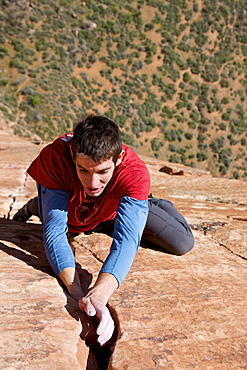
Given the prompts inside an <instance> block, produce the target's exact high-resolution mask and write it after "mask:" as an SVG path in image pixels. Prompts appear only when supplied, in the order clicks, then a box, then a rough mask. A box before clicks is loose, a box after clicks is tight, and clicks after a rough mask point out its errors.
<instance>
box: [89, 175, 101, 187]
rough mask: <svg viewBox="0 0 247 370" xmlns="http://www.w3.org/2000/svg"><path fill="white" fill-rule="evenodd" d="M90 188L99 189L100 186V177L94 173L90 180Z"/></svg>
mask: <svg viewBox="0 0 247 370" xmlns="http://www.w3.org/2000/svg"><path fill="white" fill-rule="evenodd" d="M89 185H90V188H97V187H98V186H99V176H98V175H97V174H96V173H94V174H92V175H91V177H90V179H89Z"/></svg>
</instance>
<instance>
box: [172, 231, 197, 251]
mask: <svg viewBox="0 0 247 370" xmlns="http://www.w3.org/2000/svg"><path fill="white" fill-rule="evenodd" d="M194 244H195V239H194V236H193V235H192V233H191V235H188V236H187V237H185V238H184V240H183V241H181V242H180V243H179V244H178V245H177V246H175V247H174V254H176V255H178V256H183V255H184V254H187V253H188V252H190V251H191V249H192V248H193V247H194Z"/></svg>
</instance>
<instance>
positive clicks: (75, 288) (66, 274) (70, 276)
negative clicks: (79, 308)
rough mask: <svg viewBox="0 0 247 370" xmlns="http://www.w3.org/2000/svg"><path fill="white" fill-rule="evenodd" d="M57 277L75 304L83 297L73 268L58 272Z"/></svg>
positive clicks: (77, 276)
mask: <svg viewBox="0 0 247 370" xmlns="http://www.w3.org/2000/svg"><path fill="white" fill-rule="evenodd" d="M58 277H59V278H60V279H61V280H62V282H63V284H64V285H65V286H66V288H67V290H68V293H69V294H70V295H71V297H73V298H74V299H75V300H76V301H77V302H78V301H79V300H80V299H81V298H82V297H84V296H85V293H84V292H83V290H82V288H81V283H80V279H79V275H78V272H77V270H76V269H75V268H73V267H67V268H65V269H64V270H63V271H61V272H60V274H59V275H58Z"/></svg>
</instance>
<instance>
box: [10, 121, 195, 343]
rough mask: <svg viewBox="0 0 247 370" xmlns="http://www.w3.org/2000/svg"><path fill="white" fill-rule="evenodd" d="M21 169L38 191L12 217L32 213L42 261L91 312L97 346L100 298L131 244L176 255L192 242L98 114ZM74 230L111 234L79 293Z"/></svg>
mask: <svg viewBox="0 0 247 370" xmlns="http://www.w3.org/2000/svg"><path fill="white" fill-rule="evenodd" d="M27 173H28V174H29V175H30V176H31V177H32V178H33V179H34V180H35V181H36V183H37V189H38V196H37V197H36V198H33V199H31V200H30V201H29V202H28V203H27V204H25V205H24V206H23V207H22V208H21V209H20V210H19V211H18V212H17V213H16V215H15V216H14V217H13V219H14V220H15V221H22V222H26V221H27V220H28V219H29V218H30V217H31V216H32V215H38V216H39V217H40V219H41V222H42V224H43V240H44V247H45V251H46V255H47V259H48V261H49V263H50V265H51V267H52V268H53V270H54V272H55V274H56V275H57V276H58V277H59V278H60V280H61V281H62V282H63V284H64V285H65V287H66V289H67V291H68V292H69V294H70V295H71V296H72V297H73V298H74V299H75V300H76V301H77V302H78V305H79V307H80V308H81V310H82V311H85V312H86V313H87V315H89V316H96V317H97V319H98V326H97V330H96V333H97V335H98V342H99V344H100V345H101V346H103V345H104V344H106V343H107V342H108V341H109V339H110V338H111V336H112V334H113V331H114V321H113V319H112V316H111V314H110V312H109V309H108V307H107V302H108V300H109V298H110V297H111V295H112V294H113V293H114V291H115V290H116V289H117V288H118V287H119V286H120V285H121V283H122V281H123V279H124V278H125V276H126V275H127V273H128V271H129V269H130V267H131V265H132V262H133V260H134V257H135V254H136V252H137V249H138V246H139V245H142V243H143V245H145V246H149V247H154V248H159V250H164V251H166V252H169V253H173V254H176V255H183V254H185V253H187V252H188V251H190V250H191V249H192V248H193V245H194V238H193V235H192V232H191V230H190V227H189V225H188V224H187V222H186V220H185V219H184V217H183V216H182V215H181V214H180V213H179V212H178V211H177V210H176V209H175V207H174V206H173V204H172V203H171V202H170V201H168V200H164V199H157V198H152V197H151V198H150V197H148V194H149V192H150V176H149V173H148V170H147V167H146V166H145V164H144V162H143V161H141V159H140V158H139V157H138V156H137V154H136V153H135V152H134V151H133V150H132V149H131V148H130V147H128V146H126V145H123V144H122V139H121V132H120V129H119V127H118V126H117V124H116V123H115V122H113V121H112V120H110V119H108V118H107V117H104V116H99V115H88V116H86V117H85V118H84V119H83V120H81V122H79V123H78V124H77V125H76V126H75V128H74V131H73V133H69V134H65V135H63V136H61V137H59V138H58V139H56V140H55V141H54V142H53V143H51V144H49V145H47V146H46V147H45V148H44V149H43V150H42V151H41V153H40V154H39V156H38V157H37V158H36V159H35V160H34V161H33V162H32V163H31V165H30V167H29V168H28V170H27ZM81 232H84V233H93V232H100V233H105V234H107V235H110V236H111V237H112V243H111V246H110V250H109V254H108V257H107V258H106V260H105V261H104V263H103V265H102V268H101V270H100V271H99V274H98V277H97V280H96V282H95V284H94V285H93V286H92V287H91V289H89V291H88V292H87V293H84V292H83V289H82V287H81V284H80V280H79V275H78V272H77V268H76V261H75V257H74V254H73V252H72V249H71V247H70V244H69V239H68V236H73V235H78V233H81Z"/></svg>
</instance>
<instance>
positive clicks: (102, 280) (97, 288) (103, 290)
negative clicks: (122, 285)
mask: <svg viewBox="0 0 247 370" xmlns="http://www.w3.org/2000/svg"><path fill="white" fill-rule="evenodd" d="M117 288H118V281H117V279H116V278H115V276H113V275H112V274H109V273H101V274H99V275H98V278H97V280H96V282H95V284H94V286H93V287H92V288H91V289H90V291H89V292H88V294H87V295H86V297H92V296H96V297H98V298H99V299H100V300H101V301H102V303H103V304H104V305H106V303H107V302H108V300H109V298H110V297H111V295H112V294H113V293H114V292H115V290H116V289H117Z"/></svg>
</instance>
